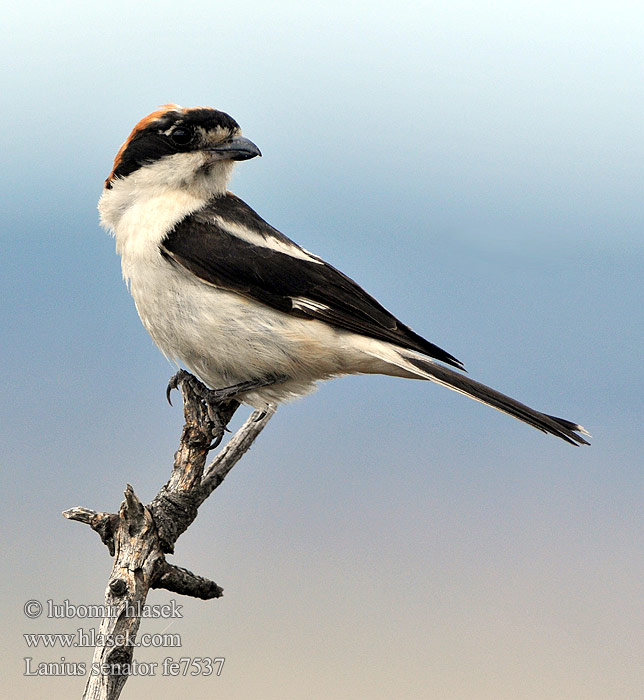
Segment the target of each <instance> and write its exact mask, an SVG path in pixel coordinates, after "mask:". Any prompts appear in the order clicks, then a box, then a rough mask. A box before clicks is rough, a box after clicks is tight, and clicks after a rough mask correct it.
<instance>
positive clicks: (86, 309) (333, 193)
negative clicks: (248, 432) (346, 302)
mask: <svg viewBox="0 0 644 700" xmlns="http://www.w3.org/2000/svg"><path fill="white" fill-rule="evenodd" d="M4 20H5V22H4V23H5V30H4V32H3V35H4V39H3V43H2V46H1V47H0V53H1V54H2V62H3V66H4V71H3V74H4V77H3V86H2V95H3V98H2V99H3V104H4V110H3V117H4V119H3V121H4V128H3V129H2V130H1V131H0V146H1V148H2V153H3V158H2V163H1V164H0V176H1V186H2V197H1V202H0V215H1V217H2V223H1V236H2V245H3V256H2V260H1V262H0V265H1V266H2V275H1V279H0V284H1V285H2V290H1V291H2V299H3V304H2V307H1V309H0V314H1V317H0V322H1V324H2V328H3V329H4V332H3V333H2V359H3V370H4V381H3V385H4V397H5V399H4V401H2V402H1V404H0V412H1V414H0V431H1V432H2V443H1V444H2V468H3V473H4V475H5V487H4V489H3V490H2V497H1V498H2V510H3V521H4V523H5V528H4V538H3V542H4V546H3V550H4V551H3V559H4V566H3V578H4V581H3V591H4V593H5V594H4V596H3V607H4V610H3V613H2V619H3V621H4V625H5V627H6V629H5V633H4V634H3V644H4V645H6V650H5V651H4V653H3V654H2V657H1V658H2V660H1V662H0V665H1V666H2V673H3V677H4V678H6V679H9V680H8V687H11V688H12V689H14V692H15V697H30V698H33V699H38V698H51V697H52V696H53V697H63V696H66V697H67V696H69V697H80V695H81V693H82V688H83V685H84V679H78V678H49V679H37V678H25V677H23V675H22V674H23V671H24V661H23V658H24V657H25V656H32V657H33V658H34V660H35V661H36V662H38V661H43V660H51V661H57V660H58V661H59V660H60V658H61V656H64V657H65V658H66V660H67V661H72V662H73V661H79V662H80V661H84V662H89V660H90V658H91V650H89V649H60V648H56V649H50V650H31V651H30V650H29V649H27V647H26V645H25V643H24V640H23V638H22V634H23V633H24V632H44V631H51V632H65V631H74V630H76V629H77V628H78V627H81V626H83V627H85V628H88V627H91V623H92V621H82V620H81V621H79V620H65V621H60V620H46V619H44V618H43V619H41V620H38V621H32V620H27V619H26V618H25V617H24V615H23V613H22V606H23V604H24V602H25V601H26V600H27V599H29V598H35V599H39V600H43V601H44V600H47V599H53V600H55V601H63V600H64V599H70V600H71V601H72V602H75V603H77V604H81V603H82V604H89V603H99V602H101V601H102V596H103V590H104V587H105V583H106V580H107V575H108V573H109V571H110V568H111V567H110V560H109V557H108V556H107V552H106V551H105V549H104V548H103V547H102V545H101V544H100V543H99V541H98V538H97V537H96V536H95V535H94V534H93V533H91V532H90V531H89V529H88V528H86V527H81V526H80V525H78V524H75V523H69V522H67V521H65V520H64V519H63V518H62V517H61V515H60V513H61V511H62V510H64V509H66V508H68V507H71V506H73V505H84V506H87V507H92V508H96V509H98V510H111V511H114V510H115V509H117V508H118V505H119V503H120V500H121V498H122V492H123V489H124V487H125V484H126V483H128V482H129V483H131V484H133V485H134V487H135V489H136V491H137V493H138V495H139V496H140V497H141V499H143V500H145V501H147V500H150V499H151V498H152V497H153V496H154V494H155V493H156V491H157V489H158V488H159V486H160V485H161V484H162V483H163V482H164V481H165V480H166V478H167V475H168V474H169V471H170V467H171V463H172V454H173V451H174V449H175V448H176V444H177V439H178V436H179V432H180V427H181V412H180V410H179V409H178V408H174V409H171V408H170V407H168V406H167V404H166V403H165V398H164V389H165V385H166V382H167V379H168V378H169V376H170V374H171V373H172V368H171V367H170V366H169V365H168V364H167V362H166V361H165V360H164V358H163V357H162V356H161V354H160V353H159V352H158V351H157V350H156V348H155V347H154V345H153V343H152V341H151V340H150V339H149V337H148V336H147V334H146V332H145V331H144V329H143V328H142V326H141V325H140V322H139V320H138V317H137V315H136V311H135V309H134V305H133V303H132V301H131V299H130V297H129V295H128V293H127V291H126V289H125V286H124V284H123V282H122V280H121V278H120V264H119V260H118V258H117V257H116V255H115V253H114V243H113V241H112V240H111V239H110V237H109V236H107V235H106V234H105V233H104V232H103V231H102V230H101V229H100V228H99V226H98V221H97V212H96V202H97V200H98V197H99V195H100V192H101V186H102V181H103V179H104V178H105V177H106V175H107V174H108V173H109V171H110V169H111V162H112V158H113V157H114V154H115V152H116V150H117V149H118V147H119V145H120V144H121V142H122V141H123V140H124V139H125V137H126V136H127V134H128V133H129V131H130V129H131V128H132V126H133V125H134V123H135V122H136V121H137V120H138V119H139V118H140V117H142V116H143V115H145V114H147V113H148V112H150V111H152V110H153V109H154V108H155V107H156V106H157V105H159V104H161V103H165V102H178V103H180V104H183V105H186V106H192V105H210V106H214V107H217V108H219V109H222V110H224V111H227V112H229V113H230V114H232V115H233V116H234V117H235V118H236V119H237V120H238V121H239V122H240V124H241V125H242V127H243V129H244V133H245V134H246V135H247V136H248V137H249V138H251V139H252V140H253V141H255V142H256V143H257V144H258V145H259V146H260V148H261V149H262V152H263V154H264V157H263V158H261V159H256V160H253V161H252V162H249V163H243V164H240V166H239V167H238V169H237V172H236V175H235V178H234V181H233V185H232V188H233V190H234V191H235V192H236V193H237V194H239V195H240V196H242V197H243V198H244V199H245V200H246V201H247V202H249V204H251V206H253V207H254V208H255V209H257V210H258V211H259V212H260V213H261V214H262V215H263V216H264V217H265V218H266V219H267V220H268V221H270V222H271V223H272V224H273V225H275V226H277V227H278V228H279V229H280V230H282V231H284V232H285V233H286V234H287V235H289V236H291V237H293V238H294V239H295V240H297V241H298V242H299V243H301V244H302V245H304V246H305V247H306V248H308V249H310V250H313V251H315V252H317V253H318V254H320V255H322V256H324V257H325V258H326V259H328V260H330V261H331V262H333V263H334V264H335V265H336V266H338V267H340V268H341V269H343V270H344V271H345V272H347V273H348V274H349V275H351V276H352V277H354V278H355V279H357V280H358V281H359V282H360V283H361V284H363V285H364V286H365V287H366V288H367V289H368V290H369V291H371V292H372V293H373V294H374V295H376V296H377V297H378V298H379V299H380V300H381V301H382V302H383V303H384V304H385V305H386V306H387V307H388V308H390V309H391V310H392V311H393V312H394V313H396V314H397V315H398V316H399V317H401V318H402V319H403V320H404V321H405V322H407V323H409V324H410V325H411V326H412V327H413V328H414V329H415V330H417V331H418V332H420V333H421V334H423V335H425V336H426V337H428V338H429V339H430V340H432V341H433V342H435V343H437V344H438V345H441V346H442V347H444V348H445V349H447V350H448V351H449V352H452V353H453V354H455V355H456V356H457V357H459V358H460V359H461V360H463V361H464V362H465V364H466V366H467V368H468V370H469V372H470V374H471V376H473V377H475V378H477V379H479V380H481V381H484V382H487V383H489V384H491V385H493V386H495V387H496V388H498V389H500V390H503V391H506V392H507V393H510V394H511V395H513V396H515V397H517V398H519V399H521V400H523V401H525V402H527V403H529V404H531V405H533V406H535V407H536V408H540V409H542V410H545V411H547V412H550V413H554V414H556V415H561V416H564V417H566V418H570V419H573V420H578V421H580V422H582V423H583V424H584V425H586V427H587V428H588V429H589V430H590V431H591V432H592V433H593V435H594V440H593V446H592V447H591V448H584V449H581V448H579V449H575V448H572V447H570V446H568V445H566V444H565V443H563V442H561V441H558V440H556V439H554V438H552V437H549V436H545V435H542V434H540V433H538V432H537V431H534V430H531V429H530V428H529V427H527V426H525V425H522V424H520V423H519V422H517V421H513V420H512V419H510V418H508V417H507V416H503V415H501V414H499V413H497V412H495V411H492V410H490V409H487V408H485V407H483V406H481V405H479V404H476V403H474V402H472V401H467V400H466V399H465V398H463V397H461V396H458V395H455V394H452V393H450V392H447V391H445V390H443V389H441V388H440V387H436V386H430V385H428V384H426V383H422V382H410V381H405V380H395V379H390V378H378V377H369V378H366V377H362V378H348V379H343V380H340V381H336V382H333V383H330V384H327V385H325V386H323V387H321V389H320V391H319V392H317V393H316V394H314V395H313V396H311V397H308V398H306V399H304V400H301V401H299V402H296V403H294V404H291V405H288V406H284V407H282V408H281V409H280V411H279V412H278V414H277V416H276V417H275V418H274V420H273V421H272V423H271V425H270V427H269V428H268V429H267V430H266V431H265V433H264V434H263V435H262V436H261V438H260V439H259V441H258V442H257V444H256V446H255V448H254V449H253V451H252V452H251V453H250V454H249V455H248V457H247V458H245V460H244V461H243V462H242V463H241V464H240V465H238V467H237V468H236V469H235V470H234V471H233V473H232V474H231V475H230V477H229V478H228V480H227V481H226V483H225V485H224V486H222V488H221V489H219V490H218V491H217V492H216V493H215V494H213V496H212V497H211V499H210V500H209V502H208V503H207V504H206V505H205V506H204V507H203V508H202V512H201V513H200V516H199V519H198V520H197V521H196V523H195V524H194V525H193V526H192V528H191V529H190V531H189V532H188V533H186V535H184V536H183V537H182V539H181V540H180V541H179V543H178V546H177V553H176V556H175V557H174V561H176V563H178V564H180V565H182V566H186V567H188V568H191V569H193V570H195V571H197V572H198V573H200V574H203V575H206V576H209V577H212V578H214V579H215V580H216V581H217V582H218V583H220V584H221V585H222V586H224V588H225V591H226V593H225V597H224V598H223V599H221V600H219V601H214V602H209V603H204V602H201V601H192V600H188V599H185V600H183V599H182V600H180V601H179V602H180V603H181V604H183V605H184V608H183V614H184V617H183V618H182V619H181V620H178V621H175V623H174V624H173V625H172V627H171V628H170V630H169V631H172V632H177V633H179V634H180V635H181V638H182V647H181V648H180V649H169V650H168V649H142V650H139V651H138V652H137V655H136V656H137V658H138V659H139V660H141V661H150V660H159V659H163V658H164V657H166V656H174V657H179V656H225V657H226V664H225V667H224V669H223V672H222V675H221V676H220V677H218V678H209V679H204V678H180V679H168V678H165V679H164V678H162V677H161V676H160V674H157V676H155V677H154V678H151V679H140V678H133V679H131V680H130V681H129V682H128V684H127V686H126V689H125V691H124V693H123V696H122V697H124V698H125V697H137V696H138V695H137V694H139V693H146V694H152V693H153V694H154V697H156V698H175V697H177V695H178V694H180V693H183V692H190V693H191V695H192V697H194V698H207V697H212V696H213V695H217V696H220V697H226V698H231V699H242V698H256V697H262V698H265V699H267V700H270V699H272V698H275V699H277V698H279V699H283V698H287V697H308V698H323V697H324V698H326V697H341V698H356V699H358V698H365V697H370V698H374V699H377V698H390V697H392V696H395V697H398V698H405V699H406V698H420V697H423V698H427V697H430V698H437V699H440V700H451V699H457V698H458V699H460V698H463V699H464V698H468V699H469V698H477V699H478V698H494V699H495V700H499V699H503V698H507V699H508V700H510V699H512V700H516V699H532V698H534V699H535V700H536V699H537V698H538V699H539V700H544V699H550V698H552V699H554V698H562V697H583V698H586V699H595V698H597V699H599V698H617V697H619V698H633V699H635V698H640V697H641V696H642V689H643V688H644V670H643V668H644V667H643V665H642V656H643V654H644V632H643V630H644V606H643V605H642V600H643V598H644V584H643V583H642V581H644V564H643V560H642V552H643V551H644V528H643V526H642V515H641V513H642V500H643V498H644V478H643V467H644V457H643V456H642V447H643V441H642V435H641V431H642V422H643V418H644V402H643V398H642V397H643V395H644V371H643V369H642V358H641V355H642V347H643V346H644V324H643V323H642V308H643V307H644V291H643V285H642V265H643V263H644V251H643V247H642V233H643V231H644V221H643V215H642V205H641V201H642V185H643V177H642V162H644V137H643V132H642V126H641V123H642V114H643V113H644V87H643V86H644V68H643V66H644V62H643V59H644V56H643V54H642V46H643V45H644V10H642V9H641V4H640V3H634V2H625V1H622V2H620V1H618V2H611V3H608V2H592V1H590V2H588V1H586V2H583V3H582V2H573V1H567V2H563V3H562V2H525V1H523V0H520V1H519V2H488V3H480V2H478V3H475V2H461V1H459V0H456V1H454V0H451V1H450V2H424V3H407V2H401V3H396V4H393V5H392V4H390V3H387V4H385V3H373V2H370V3H366V2H365V3H362V2H352V3H346V2H345V3H336V2H328V3H324V5H323V6H319V5H315V6H314V5H313V4H306V3H301V2H292V3H290V2H279V1H278V2H276V3H267V2H237V3H225V4H218V3H217V4H215V3H210V2H208V3H207V2H184V3H181V4H177V3H170V2H164V1H163V0H162V1H157V2H154V3H153V2H147V1H144V2H138V3H136V4H132V3H126V2H112V3H110V4H97V3H81V2H74V1H71V2H62V1H61V2H57V3H44V2H23V3H20V4H14V5H13V6H12V7H7V8H5V9H4ZM171 598H172V596H170V595H165V594H164V593H162V592H159V591H154V592H152V593H151V595H150V598H149V602H151V603H161V602H165V601H167V600H169V599H171ZM163 627H164V625H162V624H161V623H159V622H157V621H148V622H146V623H144V625H143V627H142V632H143V631H147V632H160V631H162V630H163Z"/></svg>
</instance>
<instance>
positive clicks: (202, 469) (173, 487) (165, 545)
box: [63, 383, 274, 700]
mask: <svg viewBox="0 0 644 700" xmlns="http://www.w3.org/2000/svg"><path fill="white" fill-rule="evenodd" d="M180 388H181V393H182V396H183V406H184V416H185V425H184V426H183V431H182V434H181V442H180V445H179V449H178V450H177V452H176V454H175V457H174V466H173V469H172V474H171V475H170V478H169V480H168V482H167V483H166V484H165V485H164V486H162V487H161V489H160V490H159V493H158V494H157V495H156V497H155V498H154V500H153V501H152V502H151V503H150V504H149V505H147V506H144V505H143V504H142V503H141V502H140V501H139V499H138V498H137V497H136V494H135V493H134V490H133V489H132V487H131V486H130V485H129V484H128V486H127V488H126V490H125V500H124V501H123V503H122V504H121V508H120V511H119V513H118V514H114V513H97V512H95V511H93V510H89V509H88V508H81V507H77V508H71V509H70V510H66V511H65V512H64V513H63V515H64V516H65V517H66V518H69V519H70V520H78V521H80V522H83V523H86V524H88V525H89V526H90V527H91V528H92V529H93V530H95V531H96V532H97V533H98V534H99V535H100V537H101V540H102V541H103V543H104V544H105V545H106V546H107V548H108V550H109V552H110V554H111V555H113V556H114V566H113V568H112V573H111V574H110V578H109V581H108V585H107V588H106V590H105V605H106V610H107V611H109V612H110V614H109V615H106V616H105V617H104V618H103V620H102V622H101V625H100V627H99V637H98V638H99V639H100V640H107V639H109V640H111V641H112V642H113V644H110V645H106V646H97V647H96V648H95V650H94V657H93V659H92V667H93V668H94V669H96V668H98V669H100V671H101V672H100V673H98V674H94V673H92V674H90V675H89V676H88V680H87V685H86V687H85V692H84V694H83V700H116V698H118V697H119V695H120V693H121V690H122V689H123V686H124V685H125V682H126V681H127V678H128V675H129V672H130V670H131V665H132V661H133V649H134V647H133V646H132V645H133V643H134V640H135V639H136V635H137V632H138V629H139V625H140V623H141V611H142V610H143V606H144V605H145V600H146V597H147V594H148V591H149V589H150V588H164V589H166V590H168V591H172V592H174V593H179V594H181V595H189V596H193V597H195V598H201V599H203V600H209V599H211V598H219V597H220V596H221V595H222V594H223V589H222V588H221V587H220V586H218V585H217V584H216V583H215V582H214V581H210V580H208V579H206V578H203V577H202V576H197V575H196V574H193V573H192V572H191V571H188V570H187V569H183V568H181V567H179V566H175V565H173V564H170V563H168V562H167V561H166V560H165V554H166V553H171V552H173V551H174V545H175V543H176V541H177V539H178V538H179V537H180V535H181V534H182V533H183V532H185V531H186V530H187V528H188V527H189V526H190V524H191V523H192V522H193V521H194V519H195V518H196V517H197V511H198V508H199V506H200V505H201V504H202V503H203V502H204V501H205V500H206V498H208V496H209V495H210V494H211V493H212V492H213V491H214V490H215V489H216V488H217V487H218V486H219V485H220V484H221V483H222V481H223V480H224V478H225V477H226V475H227V474H228V472H229V471H230V470H231V469H232V468H233V467H234V466H235V464H237V462H238V461H239V460H240V459H241V457H242V456H243V455H244V454H245V452H247V450H248V449H249V448H250V446H251V445H252V443H253V441H254V440H255V438H256V437H257V436H258V435H259V433H260V432H261V431H262V430H263V429H264V427H265V426H266V424H267V423H268V421H269V420H270V418H271V417H272V415H273V413H274V409H269V410H267V411H264V412H259V411H254V412H253V414H252V415H251V416H250V418H248V420H247V421H246V423H245V424H244V425H243V426H242V427H241V428H240V429H239V431H238V432H237V433H236V434H235V435H234V436H233V437H232V438H231V439H230V441H229V442H228V443H227V444H226V446H225V447H224V448H223V449H222V450H221V452H220V453H219V454H218V455H217V456H216V457H215V459H214V460H213V461H212V462H211V463H210V464H209V465H208V466H207V467H206V466H205V465H206V460H207V457H208V452H209V447H210V444H211V440H212V434H213V427H214V426H213V423H212V421H211V419H210V418H209V416H208V410H207V408H206V406H205V405H204V403H203V402H202V401H201V400H200V399H199V398H198V397H197V396H195V395H194V394H193V393H192V391H191V390H190V388H189V386H188V385H187V383H184V384H181V385H180ZM237 405H238V404H237V403H236V402H231V403H230V405H229V406H228V407H227V408H226V413H227V415H225V419H226V422H227V420H229V419H230V417H231V416H232V414H233V413H234V411H235V409H236V408H237ZM96 664H98V666H97V665H96Z"/></svg>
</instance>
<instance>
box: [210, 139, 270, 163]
mask: <svg viewBox="0 0 644 700" xmlns="http://www.w3.org/2000/svg"><path fill="white" fill-rule="evenodd" d="M206 150H207V151H208V152H209V153H212V154H214V156H215V157H214V160H249V159H250V158H255V156H261V155H262V152H261V151H260V150H259V148H257V146H256V145H255V144H254V143H253V142H252V141H251V140H250V139H247V138H244V137H243V136H235V137H233V138H231V139H228V141H224V142H223V143H220V144H219V145H217V146H213V147H211V148H207V149H206Z"/></svg>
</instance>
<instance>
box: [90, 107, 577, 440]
mask: <svg viewBox="0 0 644 700" xmlns="http://www.w3.org/2000/svg"><path fill="white" fill-rule="evenodd" d="M259 155H261V153H260V151H259V148H257V146H256V145H255V144H254V143H252V142H251V141H249V140H248V139H247V138H244V137H243V136H242V133H241V129H240V127H239V125H238V124H237V122H236V121H235V120H234V119H232V118H231V117H230V116H228V115H227V114H225V113H224V112H220V111H218V110H215V109H210V108H204V107H195V108H190V109H186V108H182V107H180V106H178V105H165V106H163V107H161V108H159V109H158V110H157V111H155V112H152V114H149V115H148V116H147V117H145V118H144V119H142V120H141V121H140V122H139V123H138V124H137V125H136V126H135V127H134V129H133V131H132V133H131V134H130V136H129V137H128V139H127V140H126V141H125V143H124V144H123V145H122V146H121V148H120V150H119V151H118V153H117V154H116V158H115V159H114V167H113V169H112V172H111V173H110V174H109V176H108V177H107V179H106V181H105V189H104V191H103V194H102V196H101V199H100V202H99V211H100V216H101V222H102V224H103V225H104V226H105V227H106V228H107V229H109V230H111V231H112V232H113V233H114V236H115V239H116V249H117V251H118V253H119V254H120V255H121V260H122V269H123V276H124V278H125V279H126V281H127V282H128V284H129V288H130V291H131V293H132V296H133V297H134V301H135V303H136V308H137V310H138V312H139V316H140V317H141V321H142V322H143V325H144V326H145V327H146V328H147V330H148V332H149V333H150V335H151V336H152V338H153V339H154V342H155V343H156V344H157V345H158V346H159V348H160V349H161V351H162V352H163V353H164V354H165V355H166V356H167V357H168V358H169V359H170V360H172V361H174V362H176V363H178V364H183V365H184V366H185V367H187V368H188V369H189V370H190V371H191V372H192V373H194V374H195V375H197V377H198V378H199V379H200V380H201V381H202V382H203V383H205V385H207V387H206V386H204V385H203V384H201V382H198V381H197V380H194V382H193V384H194V386H199V387H200V391H201V396H202V398H203V399H204V401H206V403H207V404H208V405H209V406H211V407H214V409H216V407H217V405H218V404H219V403H221V402H223V401H225V400H230V399H235V400H238V401H240V402H242V403H248V404H250V405H252V406H254V407H256V408H260V409H262V408H265V407H266V406H267V405H270V404H276V403H279V402H282V401H284V400H287V399H289V398H292V397H295V396H301V395H303V394H306V393H308V392H310V391H311V390H312V389H313V388H314V387H315V383H316V382H317V381H319V380H323V379H330V378H332V377H339V376H342V375H347V374H386V375H391V376H396V377H407V378H411V379H425V380H430V381H432V382H436V383H437V384H442V385H443V386H446V387H448V388H449V389H453V390H455V391H458V392H460V393H461V394H465V395H466V396H469V397H471V398H473V399H475V400H477V401H480V402H482V403H484V404H488V405H489V406H492V407H494V408H496V409H498V410H500V411H503V412H504V413H508V414H509V415H511V416H514V417H515V418H518V419H519V420H522V421H524V422H525V423H528V424H529V425H532V426H533V427H535V428H538V429H539V430H542V431H544V432H546V433H552V434H553V435H556V436H557V437H560V438H562V439H563V440H566V441H567V442H569V443H572V444H574V445H577V444H588V443H587V442H586V440H585V439H584V437H582V435H586V436H587V435H588V433H587V432H586V431H585V430H584V428H582V427H581V426H580V425H577V424H576V423H572V422H570V421H567V420H564V419H562V418H555V417H554V416H549V415H546V414H545V413H540V412H539V411H535V410H533V409H532V408H529V407H528V406H525V405H524V404H522V403H519V402H518V401H515V400H514V399H512V398H510V397H508V396H504V395H503V394H501V393H499V392H498V391H495V390H494V389H490V388H489V387H487V386H485V385H483V384H480V383H479V382H476V381H474V380H472V379H470V378H469V377H467V376H465V375H463V374H462V373H461V372H460V371H457V370H460V369H462V365H461V363H460V362H459V361H458V360H457V359H456V358H455V357H453V356H452V355H450V354H449V353H447V352H445V351H444V350H441V348H439V347H437V346H436V345H434V344H433V343H430V342H429V341H427V340H425V339H424V338H422V337H421V336H420V335H418V334H416V333H415V332H414V331H412V330H411V329H410V328H409V327H408V326H406V325H404V324H403V323H401V322H400V321H398V320H397V319H396V318H395V317H394V316H393V315H392V314H391V313H389V311H387V310H386V309H385V308H384V307H383V306H381V305H380V304H379V303H378V302H377V301H376V300H375V299H374V298H373V297H371V296H370V295H369V294H367V292H365V291H364V290H363V289H362V288H361V287H360V286H359V285H358V284H356V283H355V282H354V281H353V280H351V279H350V278H349V277H347V276H346V275H344V274H343V273H342V272H340V271H339V270H336V269H335V268H334V267H332V266H331V265H329V264H328V263H326V262H325V261H324V260H322V259H321V258H319V257H318V256H316V255H313V254H312V253H309V252H308V251H306V250H305V249H304V248H301V247H300V246H299V245H297V244H296V243H294V242H293V241H291V240H290V239H289V238H287V237H286V236H284V235H283V234H282V233H280V232H279V231H277V230H276V229H274V228H273V227H272V226H270V225H269V224H268V223H266V221H264V220H263V219H262V218H261V217H260V216H259V215H258V214H257V213H256V212H255V211H253V210H252V209H251V208H250V207H249V206H248V205H247V204H246V203H245V202H243V201H242V200H241V199H239V197H236V196H235V195H234V194H232V192H229V191H227V189H226V185H227V183H228V180H229V178H230V176H231V174H232V170H233V166H234V164H235V161H240V160H248V159H250V158H254V157H255V156H259ZM445 365H450V366H451V367H453V368H455V369H450V368H449V367H447V366H445ZM190 376H191V375H188V374H187V373H185V372H183V373H181V374H180V375H177V376H176V378H175V382H174V384H171V385H170V386H176V382H177V381H178V380H185V379H187V378H188V377H190ZM208 387H209V388H208ZM169 388H170V387H169Z"/></svg>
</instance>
